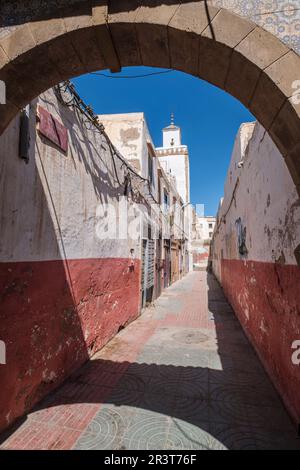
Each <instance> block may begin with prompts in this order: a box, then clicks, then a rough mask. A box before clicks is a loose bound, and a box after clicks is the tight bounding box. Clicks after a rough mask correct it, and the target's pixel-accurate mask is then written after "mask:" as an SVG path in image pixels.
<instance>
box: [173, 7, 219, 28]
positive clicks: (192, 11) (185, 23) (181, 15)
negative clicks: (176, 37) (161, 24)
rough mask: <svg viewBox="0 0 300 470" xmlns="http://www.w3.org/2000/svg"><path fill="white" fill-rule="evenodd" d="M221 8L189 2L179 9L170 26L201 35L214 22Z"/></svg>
mask: <svg viewBox="0 0 300 470" xmlns="http://www.w3.org/2000/svg"><path fill="white" fill-rule="evenodd" d="M219 11H220V9H219V8H216V7H213V6H208V5H205V3H204V2H189V3H186V4H182V5H180V6H179V8H178V7H177V10H176V12H175V14H174V15H173V17H172V19H171V21H170V22H169V26H170V27H172V28H174V29H179V30H182V31H186V32H193V33H196V34H201V33H202V32H203V31H204V30H205V28H206V27H207V26H208V24H209V23H210V22H211V21H212V20H213V18H214V17H215V16H216V14H217V13H218V12H219Z"/></svg>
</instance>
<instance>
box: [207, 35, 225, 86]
mask: <svg viewBox="0 0 300 470" xmlns="http://www.w3.org/2000/svg"><path fill="white" fill-rule="evenodd" d="M231 54H232V50H231V48H230V47H227V46H225V45H224V44H220V43H218V42H216V41H213V40H211V39H209V38H207V37H201V38H200V57H199V77H200V78H201V79H202V80H207V81H208V82H209V83H212V84H213V85H216V86H218V87H220V88H224V86H225V80H226V76H227V71H228V67H229V62H230V58H231Z"/></svg>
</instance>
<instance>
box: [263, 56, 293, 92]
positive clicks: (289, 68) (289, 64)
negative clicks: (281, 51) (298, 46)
mask: <svg viewBox="0 0 300 470" xmlns="http://www.w3.org/2000/svg"><path fill="white" fill-rule="evenodd" d="M265 72H266V74H268V76H269V77H270V78H271V80H273V82H274V83H275V84H276V85H277V86H278V88H279V89H280V90H281V91H282V93H284V95H285V96H286V97H287V98H290V97H291V96H292V95H293V92H294V88H293V84H294V82H295V81H296V80H300V57H299V56H298V54H296V53H295V52H293V51H290V52H288V53H287V54H285V55H284V56H283V57H281V58H280V59H278V60H276V62H274V63H273V64H272V65H270V66H269V67H267V68H266V69H265Z"/></svg>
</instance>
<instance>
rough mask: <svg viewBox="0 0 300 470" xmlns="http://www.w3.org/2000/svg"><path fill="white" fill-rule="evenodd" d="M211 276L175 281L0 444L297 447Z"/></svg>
mask: <svg viewBox="0 0 300 470" xmlns="http://www.w3.org/2000/svg"><path fill="white" fill-rule="evenodd" d="M296 434H297V433H296V429H295V427H294V425H293V424H292V423H291V421H290V418H289V416H288V415H287V413H286V411H285V409H284V408H283V405H282V403H281V401H280V399H279V397H278V395H277V393H276V392H275V390H274V388H273V387H272V385H271V383H270V381H269V379H268V377H267V376H266V374H265V372H264V370H263V368H262V366H261V364H260V362H259V360H258V358H257V356H256V355H255V353H254V351H253V349H252V347H251V346H250V344H249V342H248V340H247V339H246V337H245V335H244V333H243V331H242V329H241V327H240V325H239V323H238V321H237V320H236V318H235V316H234V314H233V311H232V309H231V307H230V306H229V304H228V303H227V302H226V299H225V298H224V295H223V293H222V290H221V288H220V286H219V285H218V283H217V282H216V280H215V278H214V277H213V276H212V275H209V274H207V273H206V272H201V271H197V272H193V273H190V274H188V275H187V276H186V277H185V278H184V279H182V280H181V281H178V282H177V283H175V284H173V286H172V287H170V288H169V289H167V290H166V291H164V293H163V294H162V296H161V297H160V298H159V299H157V300H156V301H155V305H154V306H151V307H149V308H148V309H146V311H144V313H143V314H142V316H141V317H139V318H138V319H137V320H136V321H135V322H133V323H131V324H130V325H129V326H128V327H126V328H125V329H124V330H122V331H121V332H120V333H119V334H118V335H117V336H116V337H115V338H114V339H113V340H112V341H111V342H110V343H109V344H108V345H107V346H106V347H105V348H104V349H102V350H101V351H100V352H99V353H98V354H96V355H95V356H94V357H93V359H92V360H91V361H89V362H88V363H86V364H85V365H84V366H83V367H82V368H81V369H80V370H78V371H77V372H76V373H74V374H73V375H72V376H71V377H70V378H69V379H68V380H67V381H66V382H65V383H64V384H63V386H61V387H60V388H59V389H58V390H57V391H55V392H54V393H52V394H51V395H50V396H48V397H47V398H46V399H45V400H44V401H43V402H41V403H40V404H39V406H38V407H37V408H36V409H35V410H33V411H32V412H31V413H30V414H29V415H28V416H27V417H26V419H25V421H24V422H23V424H21V425H19V427H17V428H16V429H15V430H14V432H12V433H11V434H10V436H7V435H6V437H5V438H3V436H2V441H0V442H1V445H0V448H1V449H111V450H116V449H128V450H131V449H134V450H135V449H146V450H147V449H149V450H155V449H158V450H160V449H164V450H166V449H177V450H181V449H185V450H187V449H192V450H193V449H299V450H300V441H299V440H297V437H296Z"/></svg>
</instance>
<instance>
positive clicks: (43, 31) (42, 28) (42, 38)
mask: <svg viewBox="0 0 300 470" xmlns="http://www.w3.org/2000/svg"><path fill="white" fill-rule="evenodd" d="M29 27H30V30H31V33H32V36H33V37H34V40H35V42H36V44H42V43H44V42H46V41H50V40H51V39H54V38H56V37H57V36H60V35H62V34H64V33H65V32H66V27H65V23H64V21H63V19H62V18H54V19H48V20H45V21H33V22H32V23H30V25H29Z"/></svg>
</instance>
